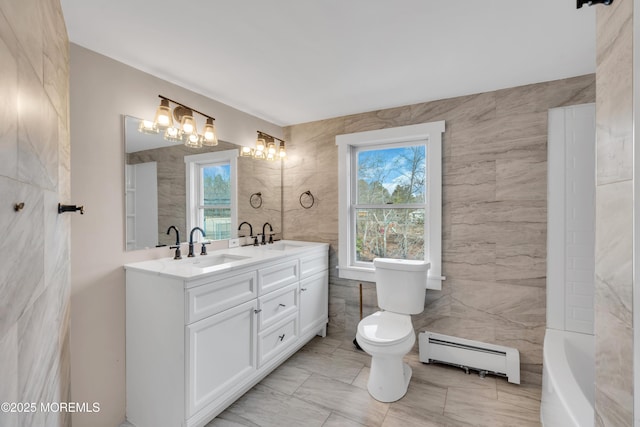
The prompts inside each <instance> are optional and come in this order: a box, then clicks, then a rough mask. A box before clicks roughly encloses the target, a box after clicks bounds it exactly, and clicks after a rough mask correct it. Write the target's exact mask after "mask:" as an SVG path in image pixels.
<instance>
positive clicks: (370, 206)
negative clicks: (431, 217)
mask: <svg viewBox="0 0 640 427" xmlns="http://www.w3.org/2000/svg"><path fill="white" fill-rule="evenodd" d="M426 156H427V147H426V145H424V144H421V145H412V146H402V147H394V148H375V149H371V148H363V149H359V150H357V152H356V156H355V161H356V165H355V170H356V171H357V188H356V191H355V192H353V193H352V194H354V195H355V200H354V203H353V213H354V218H353V220H354V223H355V260H356V261H357V262H371V261H373V259H374V258H401V259H424V257H425V223H424V219H425V212H426V209H427V206H426V204H425V200H427V197H426V188H427V186H426V176H427V166H426V165H427V159H426Z"/></svg>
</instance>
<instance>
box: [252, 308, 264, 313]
mask: <svg viewBox="0 0 640 427" xmlns="http://www.w3.org/2000/svg"><path fill="white" fill-rule="evenodd" d="M261 311H262V309H261V308H258V309H256V310H253V312H254V313H255V314H258V313H260V312H261Z"/></svg>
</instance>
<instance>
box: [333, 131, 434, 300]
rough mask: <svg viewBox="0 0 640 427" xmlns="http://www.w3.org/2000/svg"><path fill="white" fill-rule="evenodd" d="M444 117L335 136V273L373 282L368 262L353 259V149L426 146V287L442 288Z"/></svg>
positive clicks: (348, 277) (372, 274)
mask: <svg viewBox="0 0 640 427" xmlns="http://www.w3.org/2000/svg"><path fill="white" fill-rule="evenodd" d="M444 129H445V122H444V120H441V121H437V122H431V123H422V124H417V125H409V126H400V127H395V128H387V129H380V130H372V131H366V132H357V133H350V134H345V135H337V136H336V145H337V146H338V180H339V191H338V200H339V206H338V212H339V219H338V276H339V277H340V278H343V279H351V280H362V281H367V282H374V281H375V276H374V269H373V264H372V263H363V262H357V261H356V260H355V247H354V244H355V225H354V222H353V216H354V215H353V214H354V213H353V212H352V209H353V208H352V206H353V204H352V200H353V197H354V196H355V188H356V187H355V186H354V184H353V181H354V180H355V179H357V177H356V172H357V171H356V170H355V166H354V165H355V161H354V155H355V152H356V151H357V150H356V149H358V148H362V147H368V148H390V147H401V146H406V145H415V144H417V143H419V144H425V145H426V146H427V201H426V204H427V207H426V209H425V216H426V218H425V221H424V224H425V233H426V234H425V236H426V239H425V260H426V261H428V262H430V263H431V267H430V268H429V280H428V283H427V288H429V289H438V290H439V289H442V280H444V277H442V276H441V274H442V273H441V265H442V134H443V133H444Z"/></svg>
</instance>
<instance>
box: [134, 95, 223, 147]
mask: <svg viewBox="0 0 640 427" xmlns="http://www.w3.org/2000/svg"><path fill="white" fill-rule="evenodd" d="M158 96H159V97H160V105H159V106H158V109H157V110H156V116H155V119H154V121H153V122H150V121H148V120H142V121H141V122H140V126H139V127H138V130H139V131H140V132H143V133H160V132H161V131H163V132H164V139H166V140H167V141H170V142H183V143H184V145H186V146H187V147H192V148H201V147H202V146H203V145H207V146H215V145H218V136H217V135H216V128H215V125H214V124H213V122H214V120H215V118H213V117H211V116H209V115H207V114H204V113H202V112H200V111H198V110H194V109H193V108H191V107H187V106H186V105H184V104H181V103H179V102H177V101H174V100H173V99H169V98H167V97H165V96H162V95H158ZM171 103H173V104H175V105H176V107H175V108H174V109H173V110H171ZM193 113H198V114H199V115H201V116H203V117H204V118H205V119H206V123H205V125H204V127H203V128H202V134H199V133H198V127H197V124H196V120H195V118H194V114H193ZM174 120H175V122H176V123H179V125H177V126H174Z"/></svg>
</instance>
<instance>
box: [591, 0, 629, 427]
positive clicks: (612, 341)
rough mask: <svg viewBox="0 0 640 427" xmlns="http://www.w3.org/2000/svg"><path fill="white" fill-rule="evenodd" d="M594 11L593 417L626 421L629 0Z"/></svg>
mask: <svg viewBox="0 0 640 427" xmlns="http://www.w3.org/2000/svg"><path fill="white" fill-rule="evenodd" d="M596 17H597V18H596V21H597V35H598V36H597V43H596V54H597V68H596V88H597V97H596V146H597V150H596V156H597V157H596V164H597V167H596V172H597V187H596V254H595V259H596V280H595V283H596V292H595V336H596V393H595V400H596V401H595V410H596V425H598V426H610V425H611V426H613V425H615V426H631V425H633V323H632V318H633V306H632V286H633V277H632V274H633V266H632V259H633V241H632V236H633V185H634V183H633V164H632V159H633V86H632V80H633V52H632V42H633V28H632V26H633V1H632V0H620V1H616V2H614V3H612V5H611V6H609V7H599V8H598V9H597V14H596Z"/></svg>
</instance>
